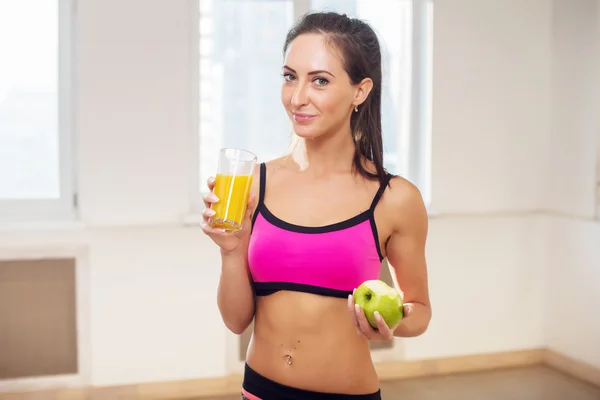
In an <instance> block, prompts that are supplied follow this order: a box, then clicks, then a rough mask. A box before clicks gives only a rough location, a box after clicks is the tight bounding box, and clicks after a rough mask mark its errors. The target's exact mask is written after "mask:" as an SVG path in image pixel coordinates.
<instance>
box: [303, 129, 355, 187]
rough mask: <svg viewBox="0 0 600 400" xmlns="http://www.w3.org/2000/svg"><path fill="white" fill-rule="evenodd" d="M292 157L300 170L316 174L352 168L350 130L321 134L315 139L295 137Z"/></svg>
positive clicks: (352, 148) (339, 171) (322, 174)
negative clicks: (333, 133)
mask: <svg viewBox="0 0 600 400" xmlns="http://www.w3.org/2000/svg"><path fill="white" fill-rule="evenodd" d="M297 140H298V142H297V146H296V148H295V150H294V153H293V158H294V161H295V162H296V164H297V165H298V166H299V168H300V170H302V171H306V172H310V173H312V174H314V175H316V176H324V175H329V174H335V173H346V172H350V171H351V170H352V164H353V160H354V151H355V150H354V149H355V147H354V141H353V139H352V136H351V134H350V132H339V133H338V134H336V135H323V137H319V138H315V139H308V140H306V139H302V138H297Z"/></svg>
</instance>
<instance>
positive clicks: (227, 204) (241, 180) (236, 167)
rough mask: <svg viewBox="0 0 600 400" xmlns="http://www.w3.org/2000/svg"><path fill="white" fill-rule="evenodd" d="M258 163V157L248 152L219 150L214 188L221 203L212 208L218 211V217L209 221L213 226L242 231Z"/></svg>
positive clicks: (230, 230) (230, 149)
mask: <svg viewBox="0 0 600 400" xmlns="http://www.w3.org/2000/svg"><path fill="white" fill-rule="evenodd" d="M256 162H257V157H256V155H254V154H253V153H251V152H249V151H247V150H243V149H235V148H225V149H221V150H220V152H219V163H218V168H217V175H216V177H215V179H216V181H215V187H214V189H213V193H214V194H215V195H216V196H217V197H218V198H219V201H217V202H216V203H213V204H212V205H211V209H212V210H214V211H215V215H214V216H213V217H212V218H211V219H210V221H209V223H210V226H211V227H213V228H221V229H225V230H226V231H229V232H236V231H239V230H241V229H242V228H243V222H244V215H245V214H246V208H247V205H248V197H249V196H250V188H251V187H252V177H253V172H254V168H255V166H256Z"/></svg>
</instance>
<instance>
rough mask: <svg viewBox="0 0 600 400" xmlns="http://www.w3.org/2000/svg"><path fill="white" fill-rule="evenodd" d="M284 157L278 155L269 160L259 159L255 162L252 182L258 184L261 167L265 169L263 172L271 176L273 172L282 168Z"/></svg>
mask: <svg viewBox="0 0 600 400" xmlns="http://www.w3.org/2000/svg"><path fill="white" fill-rule="evenodd" d="M285 161H286V157H279V158H275V159H271V160H265V161H261V160H259V161H258V162H257V163H256V166H255V167H254V171H253V184H256V185H258V184H259V181H260V174H261V169H262V168H263V165H264V169H265V174H267V173H268V174H269V177H272V175H273V173H274V172H275V173H276V171H278V170H280V169H282V168H283V166H284V165H285Z"/></svg>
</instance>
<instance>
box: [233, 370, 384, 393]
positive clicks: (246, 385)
mask: <svg viewBox="0 0 600 400" xmlns="http://www.w3.org/2000/svg"><path fill="white" fill-rule="evenodd" d="M257 399H258V400H305V399H311V400H381V390H378V391H377V392H375V393H371V394H335V393H320V392H313V391H309V390H303V389H297V388H293V387H290V386H285V385H282V384H280V383H277V382H274V381H272V380H270V379H268V378H265V377H264V376H262V375H260V374H259V373H257V372H256V371H254V370H253V369H252V368H250V366H248V364H246V365H245V368H244V381H243V383H242V400H257Z"/></svg>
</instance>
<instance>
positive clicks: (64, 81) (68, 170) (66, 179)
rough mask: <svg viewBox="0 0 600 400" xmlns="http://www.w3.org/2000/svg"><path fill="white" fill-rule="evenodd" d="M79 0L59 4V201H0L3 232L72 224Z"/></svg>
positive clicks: (75, 202) (73, 212)
mask: <svg viewBox="0 0 600 400" xmlns="http://www.w3.org/2000/svg"><path fill="white" fill-rule="evenodd" d="M76 7H77V0H58V64H59V65H58V86H57V87H58V141H59V145H58V149H59V182H60V196H59V197H58V198H57V199H0V228H14V227H20V226H23V225H31V224H34V225H37V224H45V223H56V222H72V221H74V220H75V219H76V204H77V193H76V189H75V188H76V185H75V168H74V166H75V163H74V134H73V132H74V127H75V123H74V122H75V118H74V117H75V112H74V111H75V107H74V105H75V101H74V99H75V91H74V87H75V70H74V61H75V36H76V35H75V29H76V26H75V16H76Z"/></svg>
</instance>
